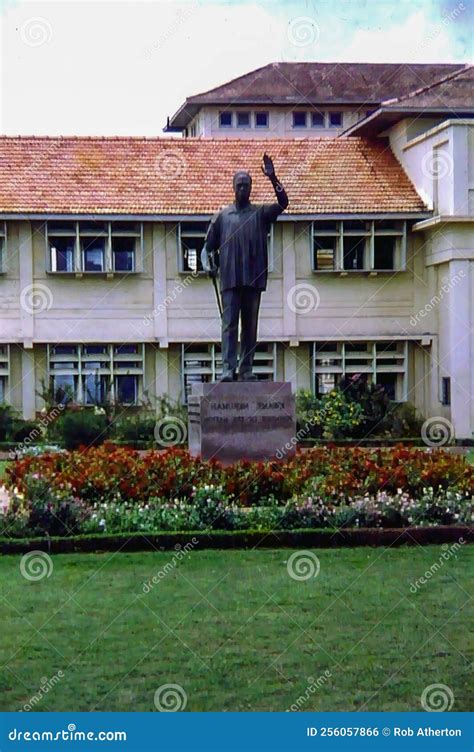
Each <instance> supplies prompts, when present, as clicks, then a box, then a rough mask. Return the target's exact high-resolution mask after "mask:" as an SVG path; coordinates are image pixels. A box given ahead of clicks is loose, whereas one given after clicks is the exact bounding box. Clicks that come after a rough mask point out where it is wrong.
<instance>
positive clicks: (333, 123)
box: [329, 112, 342, 128]
mask: <svg viewBox="0 0 474 752" xmlns="http://www.w3.org/2000/svg"><path fill="white" fill-rule="evenodd" d="M341 125H342V112H330V113H329V126H330V127H331V128H335V127H336V128H340V127H341Z"/></svg>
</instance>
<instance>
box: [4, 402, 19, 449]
mask: <svg viewBox="0 0 474 752" xmlns="http://www.w3.org/2000/svg"><path fill="white" fill-rule="evenodd" d="M16 415H17V413H16V410H15V409H14V408H13V407H12V406H11V405H7V404H6V403H5V402H2V403H0V441H8V440H10V438H11V432H12V428H13V424H14V421H15V420H16V419H17V418H16Z"/></svg>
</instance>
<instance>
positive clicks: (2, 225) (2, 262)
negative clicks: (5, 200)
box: [0, 221, 7, 273]
mask: <svg viewBox="0 0 474 752" xmlns="http://www.w3.org/2000/svg"><path fill="white" fill-rule="evenodd" d="M6 250H7V223H6V222H2V221H0V273H2V272H5V271H6Z"/></svg>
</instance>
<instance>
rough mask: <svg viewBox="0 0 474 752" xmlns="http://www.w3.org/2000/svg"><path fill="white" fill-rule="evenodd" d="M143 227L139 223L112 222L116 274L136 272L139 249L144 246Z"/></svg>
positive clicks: (111, 231)
mask: <svg viewBox="0 0 474 752" xmlns="http://www.w3.org/2000/svg"><path fill="white" fill-rule="evenodd" d="M142 227H143V226H142V225H141V223H139V222H112V224H111V229H110V233H111V236H110V237H111V247H112V268H113V270H114V272H134V271H136V269H137V256H138V248H139V247H141V245H142Z"/></svg>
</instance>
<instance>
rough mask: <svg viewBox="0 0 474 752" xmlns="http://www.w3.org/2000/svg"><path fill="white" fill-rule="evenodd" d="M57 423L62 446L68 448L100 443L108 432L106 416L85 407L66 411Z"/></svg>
mask: <svg viewBox="0 0 474 752" xmlns="http://www.w3.org/2000/svg"><path fill="white" fill-rule="evenodd" d="M57 424H58V431H59V433H60V435H61V437H62V440H63V442H64V446H65V447H66V449H70V450H72V449H77V448H78V447H80V446H84V447H90V446H97V445H98V444H102V443H103V442H104V441H105V440H106V438H107V436H108V432H109V422H108V420H107V417H106V416H105V415H101V414H97V413H95V412H92V411H91V410H87V409H84V410H79V411H77V412H67V413H65V415H62V416H61V417H60V418H59V419H58V421H57Z"/></svg>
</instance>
